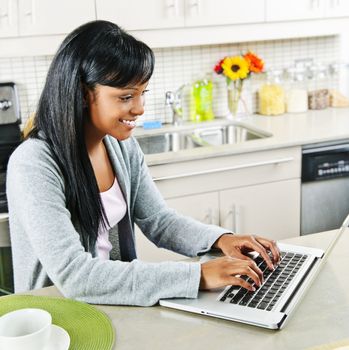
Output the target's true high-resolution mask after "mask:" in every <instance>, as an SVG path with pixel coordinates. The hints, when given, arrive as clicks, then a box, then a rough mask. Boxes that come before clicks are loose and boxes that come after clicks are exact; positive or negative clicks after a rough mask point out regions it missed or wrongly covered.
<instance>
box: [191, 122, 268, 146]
mask: <svg viewBox="0 0 349 350" xmlns="http://www.w3.org/2000/svg"><path fill="white" fill-rule="evenodd" d="M193 133H194V134H195V135H196V136H197V138H200V139H201V140H203V141H205V142H207V143H209V144H210V145H213V146H219V145H225V144H235V143H241V142H246V141H249V140H257V139H261V138H264V137H268V136H269V135H267V134H263V133H261V132H257V131H254V130H252V129H249V128H247V127H245V126H241V125H234V124H229V125H222V126H212V127H206V128H199V129H195V130H194V131H193Z"/></svg>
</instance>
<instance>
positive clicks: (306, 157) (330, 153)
mask: <svg viewBox="0 0 349 350" xmlns="http://www.w3.org/2000/svg"><path fill="white" fill-rule="evenodd" d="M347 146H348V145H343V146H342V147H338V146H336V147H334V148H331V147H326V148H324V149H321V148H317V149H314V150H311V149H310V150H307V151H306V152H303V156H302V182H309V181H317V180H326V179H332V178H336V177H343V176H349V146H348V147H347Z"/></svg>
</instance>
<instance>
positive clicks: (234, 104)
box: [228, 85, 241, 119]
mask: <svg viewBox="0 0 349 350" xmlns="http://www.w3.org/2000/svg"><path fill="white" fill-rule="evenodd" d="M240 97H241V90H239V89H238V88H237V87H235V85H230V86H228V107H229V112H230V118H232V119H235V118H237V115H238V111H239V103H240Z"/></svg>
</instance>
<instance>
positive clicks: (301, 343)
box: [30, 230, 349, 350]
mask: <svg viewBox="0 0 349 350" xmlns="http://www.w3.org/2000/svg"><path fill="white" fill-rule="evenodd" d="M333 234H335V231H328V232H323V233H319V234H314V235H308V236H302V237H297V238H291V239H288V240H287V242H288V243H293V244H300V245H304V246H312V247H317V248H326V247H327V245H328V243H329V242H330V241H331V239H332V237H333ZM285 242H286V241H285ZM348 244H349V230H347V231H346V232H344V234H343V235H342V237H341V238H340V241H339V242H338V243H337V245H336V246H335V247H334V249H333V251H332V252H331V254H330V255H329V258H328V260H327V261H326V263H325V265H324V266H323V268H322V270H321V271H320V274H319V275H318V276H317V277H316V279H315V280H314V281H313V285H312V286H311V288H310V289H309V290H308V291H307V293H306V295H305V296H304V299H303V300H302V301H301V303H300V305H299V306H298V308H297V309H296V310H295V312H294V314H293V315H292V316H291V317H290V320H289V322H288V323H287V324H286V325H285V328H284V329H282V330H279V331H275V330H268V329H262V328H258V327H253V326H248V325H244V324H240V323H236V322H231V321H225V320H220V319H217V318H210V317H207V316H202V315H196V314H191V313H189V312H185V311H179V310H171V309H168V308H165V307H162V306H154V307H130V306H102V305H98V306H96V307H97V308H98V309H100V310H102V311H104V312H105V313H106V314H107V315H108V316H109V318H110V319H111V321H112V323H113V326H114V328H115V332H116V341H115V345H114V347H113V349H124V350H132V349H152V350H155V349H176V350H178V349H183V350H184V349H188V350H196V349H197V350H199V349H235V350H240V349H241V350H244V349H251V348H252V347H254V348H255V347H256V348H258V349H263V350H264V349H265V350H271V349H289V350H298V349H309V348H312V347H314V346H319V345H320V344H328V343H333V342H338V341H341V340H344V339H347V338H349V333H348V324H349V298H348V290H349V279H348V278H346V275H347V266H348V263H349V255H348ZM30 294H34V295H52V296H61V294H60V293H59V292H58V290H57V288H56V287H49V288H44V289H40V290H36V291H32V292H30ZM324 349H325V348H324ZM326 349H333V347H326Z"/></svg>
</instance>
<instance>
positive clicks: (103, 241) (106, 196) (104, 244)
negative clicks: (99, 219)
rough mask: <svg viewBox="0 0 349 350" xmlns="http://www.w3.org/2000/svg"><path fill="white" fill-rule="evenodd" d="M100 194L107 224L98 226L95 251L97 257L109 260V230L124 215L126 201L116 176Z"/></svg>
mask: <svg viewBox="0 0 349 350" xmlns="http://www.w3.org/2000/svg"><path fill="white" fill-rule="evenodd" d="M100 196H101V200H102V204H103V208H104V211H105V214H106V216H107V219H108V221H109V226H108V225H107V226H108V227H106V228H104V226H103V225H100V226H99V229H98V237H97V242H96V251H97V256H98V257H99V258H101V259H103V260H109V254H110V251H111V249H112V244H111V243H110V241H109V230H110V229H111V228H112V227H114V226H115V225H116V224H117V223H118V222H119V221H120V220H121V219H122V218H123V217H124V216H125V214H126V202H125V199H124V196H123V194H122V192H121V189H120V186H119V183H118V181H117V179H116V178H115V180H114V183H113V186H112V187H111V188H110V189H109V190H107V191H105V192H100Z"/></svg>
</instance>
